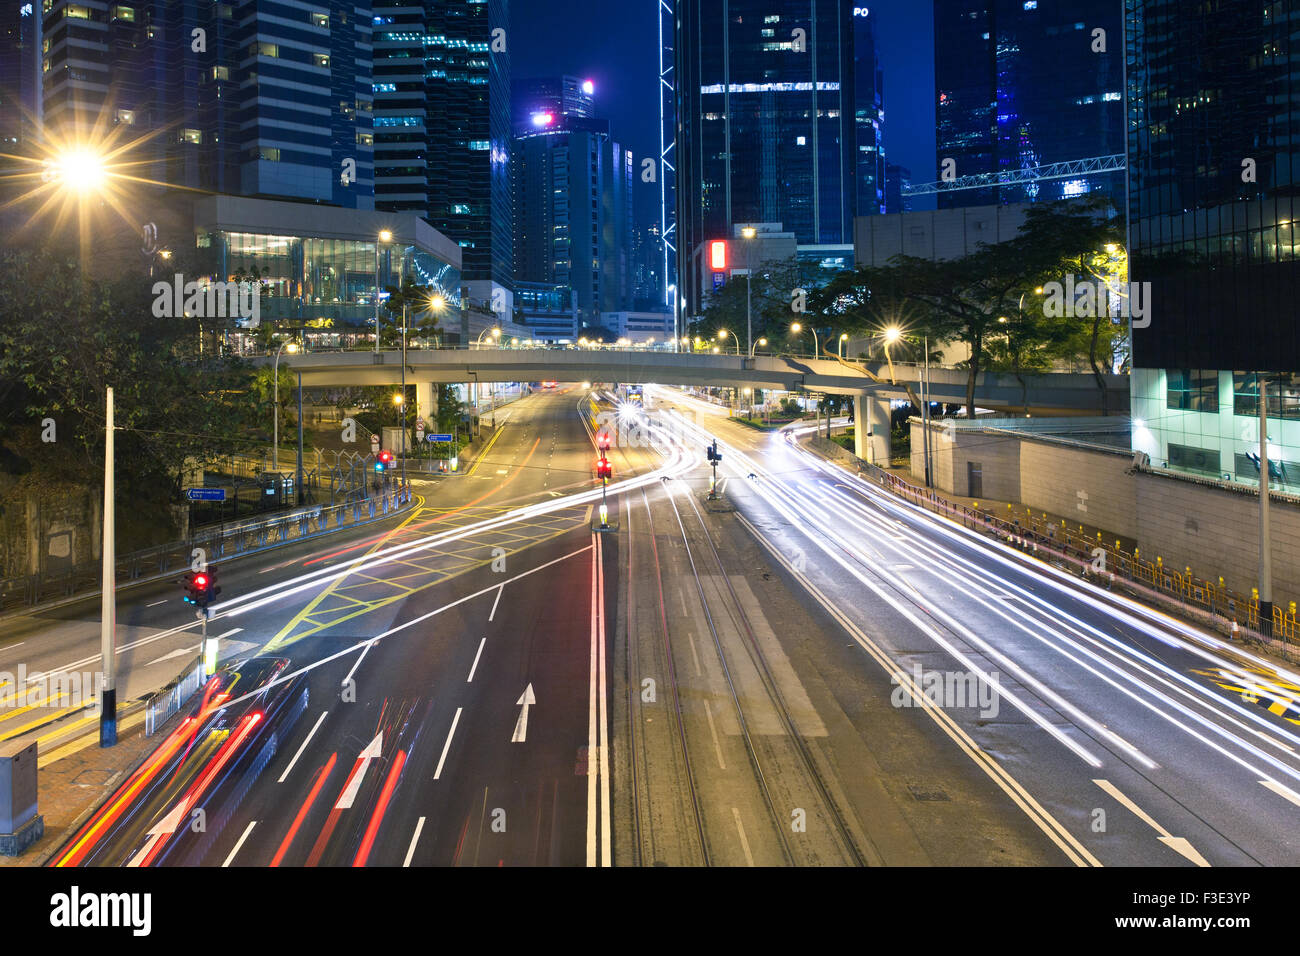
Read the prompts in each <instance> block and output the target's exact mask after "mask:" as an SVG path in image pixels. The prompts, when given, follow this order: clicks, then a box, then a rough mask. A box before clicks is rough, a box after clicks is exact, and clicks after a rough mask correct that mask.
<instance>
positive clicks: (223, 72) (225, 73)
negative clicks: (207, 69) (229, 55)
mask: <svg viewBox="0 0 1300 956" xmlns="http://www.w3.org/2000/svg"><path fill="white" fill-rule="evenodd" d="M212 78H213V79H214V80H228V79H230V67H228V66H214V67H213V68H212Z"/></svg>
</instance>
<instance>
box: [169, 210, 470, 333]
mask: <svg viewBox="0 0 1300 956" xmlns="http://www.w3.org/2000/svg"><path fill="white" fill-rule="evenodd" d="M322 213H323V210H321V209H320V208H319V207H310V206H302V205H300V204H295V203H268V202H260V201H251V200H246V199H235V198H233V197H214V198H211V199H201V200H199V201H197V202H196V203H195V210H194V233H195V244H196V246H197V248H198V252H199V253H200V260H201V261H202V262H203V264H204V266H205V267H206V268H207V269H208V270H209V274H210V275H212V276H215V277H217V279H218V280H219V281H231V280H243V279H247V278H249V277H250V276H251V275H252V274H253V272H254V270H255V271H256V275H257V278H258V281H259V283H260V285H261V290H262V291H261V296H262V298H261V318H262V320H263V321H267V322H287V323H290V324H293V323H307V322H311V321H315V320H319V319H328V320H330V323H331V325H330V326H329V327H330V328H332V329H334V330H335V331H343V330H346V329H348V328H351V329H354V330H363V331H364V330H366V327H367V326H370V325H372V324H373V320H374V314H375V296H376V290H377V289H378V290H382V289H385V288H387V287H390V286H392V287H398V288H400V287H401V285H402V284H403V283H404V282H405V280H406V278H407V277H408V276H409V277H410V278H411V279H412V280H413V281H414V282H415V283H416V284H417V285H421V286H424V287H426V288H427V289H428V290H429V294H430V296H432V295H434V294H435V293H436V294H438V295H440V296H442V298H443V299H444V300H445V301H446V302H448V303H449V304H451V305H458V304H459V303H460V300H461V286H460V282H461V270H460V262H459V259H460V256H459V250H458V249H457V247H456V246H455V244H454V243H452V242H451V241H450V240H449V239H448V238H447V237H445V236H441V235H439V234H438V233H436V232H435V231H434V230H432V229H430V228H429V226H428V224H427V223H424V222H422V221H420V220H419V219H418V217H416V216H415V215H393V214H384V213H376V212H369V211H367V212H345V211H340V210H335V211H333V212H332V213H330V214H325V215H322ZM381 229H387V230H389V231H390V232H391V233H392V236H393V238H392V241H391V242H380V241H378V236H379V232H380V230H381ZM376 280H378V282H377V284H376Z"/></svg>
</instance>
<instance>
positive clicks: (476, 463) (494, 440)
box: [465, 428, 505, 477]
mask: <svg viewBox="0 0 1300 956" xmlns="http://www.w3.org/2000/svg"><path fill="white" fill-rule="evenodd" d="M504 431H505V429H504V428H498V429H497V433H496V434H495V435H493V436H492V438H491V440H490V441H489V442H488V443H487V447H486V448H484V449H483V451H482V452H481V453H480V454H479V456H478V457H477V458H475V459H474V464H472V465H470V468H469V471H467V472H465V476H466V477H469V476H470V475H472V474H474V472H475V471H477V470H478V466H479V465H481V464H482V463H483V459H484V458H486V457H487V456H488V452H490V451H491V450H492V446H493V445H495V444H496V443H497V439H498V438H500V437H501V434H502V432H504Z"/></svg>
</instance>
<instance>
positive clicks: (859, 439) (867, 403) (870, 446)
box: [853, 392, 890, 468]
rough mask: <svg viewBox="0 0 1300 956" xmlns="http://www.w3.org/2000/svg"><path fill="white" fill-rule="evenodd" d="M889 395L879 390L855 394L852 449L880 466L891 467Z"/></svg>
mask: <svg viewBox="0 0 1300 956" xmlns="http://www.w3.org/2000/svg"><path fill="white" fill-rule="evenodd" d="M889 431H890V422H889V398H888V396H885V395H880V394H878V393H876V392H868V393H865V394H858V395H854V396H853V453H854V454H855V455H857V456H858V457H859V458H861V459H862V460H863V461H866V462H869V463H870V464H873V465H877V466H878V467H880V468H888V467H889V456H890V434H889Z"/></svg>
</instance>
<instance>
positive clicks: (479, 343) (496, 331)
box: [474, 329, 501, 348]
mask: <svg viewBox="0 0 1300 956" xmlns="http://www.w3.org/2000/svg"><path fill="white" fill-rule="evenodd" d="M485 335H491V336H492V338H493V339H496V340H498V341H499V340H500V339H501V330H500V329H484V330H483V331H482V332H480V333H479V334H478V338H477V339H475V340H474V344H475V345H476V346H477V347H478V348H482V347H483V336H485Z"/></svg>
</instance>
